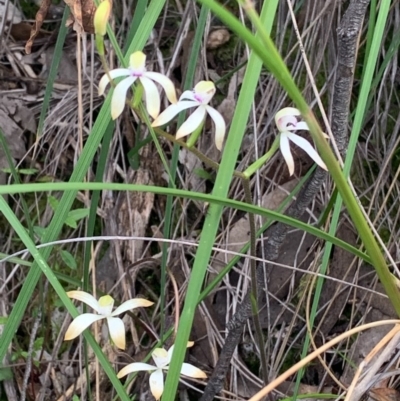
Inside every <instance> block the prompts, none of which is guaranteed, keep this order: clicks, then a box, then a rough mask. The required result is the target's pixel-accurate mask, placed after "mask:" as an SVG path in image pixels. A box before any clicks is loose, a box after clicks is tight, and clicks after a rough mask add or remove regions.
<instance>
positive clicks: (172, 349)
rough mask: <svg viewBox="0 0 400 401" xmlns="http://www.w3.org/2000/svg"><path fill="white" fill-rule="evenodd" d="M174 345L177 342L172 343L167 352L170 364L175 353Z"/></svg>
mask: <svg viewBox="0 0 400 401" xmlns="http://www.w3.org/2000/svg"><path fill="white" fill-rule="evenodd" d="M174 347H175V344H174V345H171V347H170V348H169V350H168V352H167V361H168V362H167V364H168V365H169V364H170V363H171V359H172V354H173V352H174Z"/></svg>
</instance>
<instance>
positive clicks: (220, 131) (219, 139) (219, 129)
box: [206, 106, 226, 150]
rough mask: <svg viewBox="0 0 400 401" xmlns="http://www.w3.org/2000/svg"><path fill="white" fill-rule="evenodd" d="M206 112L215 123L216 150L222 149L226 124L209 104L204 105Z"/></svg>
mask: <svg viewBox="0 0 400 401" xmlns="http://www.w3.org/2000/svg"><path fill="white" fill-rule="evenodd" d="M206 110H207V113H208V114H209V115H210V117H211V118H212V120H213V121H214V124H215V146H216V147H217V149H218V150H221V149H222V144H223V143H224V137H225V131H226V124H225V120H224V118H223V117H222V115H221V114H220V113H219V112H218V111H217V110H215V109H214V108H213V107H211V106H206Z"/></svg>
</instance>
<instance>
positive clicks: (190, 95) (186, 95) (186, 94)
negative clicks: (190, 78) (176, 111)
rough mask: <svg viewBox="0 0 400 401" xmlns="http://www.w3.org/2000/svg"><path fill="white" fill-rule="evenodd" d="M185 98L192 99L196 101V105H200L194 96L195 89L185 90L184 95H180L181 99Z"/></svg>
mask: <svg viewBox="0 0 400 401" xmlns="http://www.w3.org/2000/svg"><path fill="white" fill-rule="evenodd" d="M184 99H188V100H192V101H193V102H196V106H198V105H199V102H198V101H197V100H196V99H195V98H194V92H193V90H187V91H185V92H183V93H182V95H181V96H180V97H179V101H181V100H184Z"/></svg>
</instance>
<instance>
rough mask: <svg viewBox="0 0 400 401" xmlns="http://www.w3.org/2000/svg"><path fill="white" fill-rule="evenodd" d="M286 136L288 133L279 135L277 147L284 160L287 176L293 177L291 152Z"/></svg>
mask: <svg viewBox="0 0 400 401" xmlns="http://www.w3.org/2000/svg"><path fill="white" fill-rule="evenodd" d="M288 135H290V133H288V132H282V133H281V138H280V142H279V147H280V149H281V153H282V156H283V158H284V159H285V162H286V164H287V166H288V168H289V175H293V173H294V160H293V156H292V152H291V151H290V146H289V139H288Z"/></svg>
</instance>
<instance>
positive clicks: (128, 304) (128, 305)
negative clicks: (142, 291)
mask: <svg viewBox="0 0 400 401" xmlns="http://www.w3.org/2000/svg"><path fill="white" fill-rule="evenodd" d="M153 304H154V302H151V301H148V300H147V299H143V298H134V299H130V300H128V301H125V302H124V303H122V304H121V305H120V306H118V308H117V309H115V311H114V312H113V313H111V316H118V315H120V314H121V313H123V312H126V311H128V310H131V309H136V308H140V307H143V308H145V307H147V306H151V305H153Z"/></svg>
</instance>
